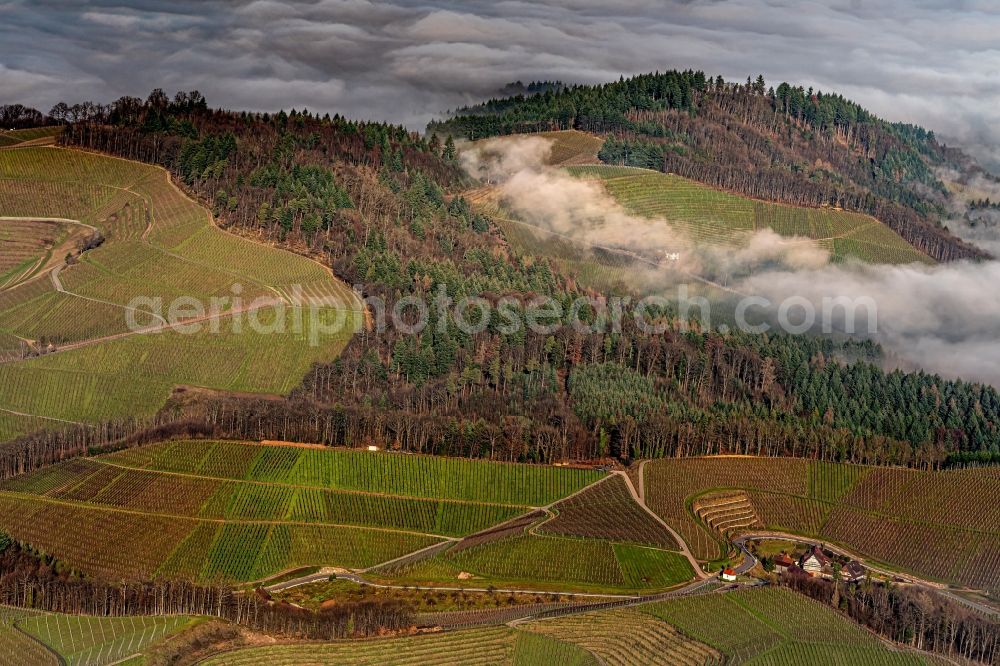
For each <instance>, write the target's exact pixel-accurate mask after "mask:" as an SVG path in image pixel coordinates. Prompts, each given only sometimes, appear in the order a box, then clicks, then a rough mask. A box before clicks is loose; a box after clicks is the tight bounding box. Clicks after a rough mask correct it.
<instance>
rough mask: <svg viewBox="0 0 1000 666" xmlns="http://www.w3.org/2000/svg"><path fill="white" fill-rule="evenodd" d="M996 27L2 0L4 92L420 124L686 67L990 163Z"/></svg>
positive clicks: (656, 10)
mask: <svg viewBox="0 0 1000 666" xmlns="http://www.w3.org/2000/svg"><path fill="white" fill-rule="evenodd" d="M997 34H1000V8H998V7H997V6H996V3H993V2H989V1H987V0H980V1H976V0H967V1H964V2H961V1H959V2H956V1H954V0H922V1H911V2H903V1H902V0H880V1H877V2H876V1H869V0H855V1H853V2H851V1H849V0H841V1H835V0H824V1H822V2H815V1H814V2H791V1H787V0H716V1H699V0H693V1H684V0H667V1H652V0H649V1H647V0H626V1H624V2H615V3H609V2H606V1H604V0H547V1H544V2H527V1H524V2H521V1H514V0H508V1H500V2H479V1H465V2H457V1H456V2H449V1H448V0H418V1H415V2H411V1H408V0H394V1H389V2H369V1H367V0H318V1H315V2H290V1H287V0H257V1H255V2H238V1H215V0H208V1H200V2H191V1H188V2H176V1H175V2H165V1H156V0H139V1H135V2H127V3H126V2H113V1H110V0H99V1H97V2H88V3H79V2H69V1H67V0H62V1H60V0H42V1H40V2H39V1H31V2H29V1H27V0H23V1H22V0H14V1H10V0H6V1H4V0H0V97H2V98H3V100H4V101H14V100H16V101H20V102H24V103H28V104H33V105H37V106H40V107H43V108H47V107H48V106H50V105H51V104H53V103H54V102H56V101H58V100H60V99H63V98H66V99H70V100H77V99H83V98H96V99H103V100H110V99H113V98H115V97H117V96H119V95H122V94H138V95H145V94H146V92H148V90H149V89H151V88H153V87H156V86H160V87H164V88H166V89H168V90H170V89H178V88H184V89H188V88H198V89H200V90H201V91H202V92H204V93H205V94H206V95H207V96H208V98H209V100H210V101H211V102H212V103H213V104H216V105H221V106H226V107H233V108H235V107H238V108H251V109H259V110H275V109H278V108H281V107H284V108H291V107H298V108H301V107H308V108H310V109H315V110H323V111H339V112H341V113H345V114H347V115H350V116H355V117H375V118H381V119H386V120H391V121H396V122H403V123H406V124H408V125H410V126H412V127H421V126H422V125H423V124H424V123H425V122H426V121H427V120H428V119H430V118H431V117H433V116H434V115H436V114H438V113H440V112H442V111H444V110H446V109H449V108H454V107H456V106H460V105H462V104H466V103H472V102H475V101H477V100H479V99H481V98H482V97H483V96H487V95H490V94H491V93H493V92H495V91H496V90H498V89H499V88H500V87H501V86H502V85H503V84H505V83H507V82H509V81H513V80H516V79H522V80H525V81H528V80H531V79H542V78H548V79H553V78H558V79H562V80H565V81H572V82H598V81H605V80H608V79H614V78H617V77H618V76H619V75H620V74H631V73H638V72H645V71H651V70H655V69H661V70H662V69H669V68H674V67H680V68H687V67H694V68H699V69H704V70H706V71H707V72H709V73H712V74H715V73H720V74H723V75H724V76H726V77H727V78H740V79H742V78H743V77H745V76H747V75H748V74H753V75H756V74H757V73H763V74H764V75H765V76H766V77H767V78H768V80H769V81H772V82H777V81H780V80H788V81H791V82H796V83H801V84H803V85H806V86H814V87H816V88H819V89H822V90H836V91H838V92H842V93H844V94H845V95H848V96H849V97H851V98H854V99H857V100H858V101H860V102H862V103H863V104H865V105H867V106H869V107H870V108H872V109H873V110H875V111H876V112H877V113H879V114H881V115H883V116H886V117H889V118H892V119H899V120H905V121H912V122H919V123H921V124H924V125H926V126H928V127H931V128H933V129H936V130H938V132H939V133H940V134H941V135H942V136H945V137H947V138H949V139H952V140H954V141H956V142H959V143H961V144H962V145H965V146H968V147H970V148H972V149H973V150H975V151H976V152H977V153H978V154H979V155H981V156H988V155H990V154H991V151H992V150H993V148H992V146H995V145H1000V103H998V101H1000V76H998V74H1000V46H998V40H997V38H996V35H997ZM998 157H1000V155H998Z"/></svg>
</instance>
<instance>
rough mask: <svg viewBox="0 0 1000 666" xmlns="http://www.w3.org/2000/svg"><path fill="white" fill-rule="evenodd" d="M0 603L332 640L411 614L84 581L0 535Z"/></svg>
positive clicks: (409, 621)
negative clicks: (220, 622)
mask: <svg viewBox="0 0 1000 666" xmlns="http://www.w3.org/2000/svg"><path fill="white" fill-rule="evenodd" d="M0 604H4V605H9V606H18V607H20V608H33V609H37V610H44V611H51V612H57V613H67V614H70V615H94V616H98V617H121V616H142V615H200V616H207V617H218V618H222V619H224V620H229V621H231V622H235V623H237V624H240V625H243V626H245V627H248V628H250V629H253V630H256V631H261V632H264V633H267V634H271V635H279V636H288V637H295V638H308V639H322V640H331V639H335V638H356V637H364V636H374V635H379V634H383V633H385V632H387V631H399V630H402V629H406V628H408V627H411V626H413V614H412V610H411V608H410V607H409V606H408V605H407V604H404V603H400V602H397V601H391V600H388V601H387V600H373V599H370V600H363V601H356V602H354V601H351V602H344V603H341V604H338V605H337V606H335V607H333V608H328V609H324V610H321V611H317V612H313V611H309V610H306V609H303V608H298V607H295V606H291V605H289V604H285V603H274V602H272V601H271V599H270V598H269V597H268V595H267V594H266V593H253V592H250V593H248V592H240V591H237V590H235V589H233V588H232V587H229V586H228V585H224V584H218V585H196V584H194V583H190V582H187V581H180V580H171V581H128V582H121V581H115V582H108V581H103V580H100V579H98V578H92V577H83V576H81V575H79V574H78V573H76V572H74V571H73V570H72V569H70V568H69V567H67V566H65V565H64V564H63V563H61V562H59V561H57V560H53V559H52V558H51V556H48V555H45V554H44V553H40V552H36V551H34V550H33V549H32V548H31V547H30V546H25V545H22V544H19V543H16V542H13V541H11V540H10V538H9V537H7V536H6V535H3V534H0Z"/></svg>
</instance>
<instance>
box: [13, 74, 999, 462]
mask: <svg viewBox="0 0 1000 666" xmlns="http://www.w3.org/2000/svg"><path fill="white" fill-rule="evenodd" d="M76 107H77V105H74V106H73V107H65V108H62V107H59V108H57V109H53V113H50V116H53V119H55V120H62V121H64V122H65V121H66V120H72V121H73V122H70V123H69V124H68V126H67V128H66V130H65V132H63V134H62V136H61V139H60V141H61V142H62V143H63V145H66V146H74V147H81V148H85V149H89V150H99V151H103V152H107V153H111V154H115V155H119V156H123V157H128V158H132V159H138V160H143V161H148V162H154V163H157V164H161V165H163V166H164V167H166V168H167V169H169V170H170V171H171V172H172V173H173V174H174V177H175V179H176V180H177V182H179V183H181V184H182V185H183V186H184V187H185V188H186V189H187V191H189V192H190V193H192V194H194V195H196V196H198V197H199V198H201V199H202V200H203V201H205V202H206V203H207V204H208V205H209V206H211V207H212V209H213V211H214V212H215V214H216V217H217V220H218V222H219V224H221V225H223V226H225V227H226V228H228V229H230V230H232V231H234V232H236V233H240V234H244V235H249V236H252V237H254V238H257V239H259V240H263V241H266V242H270V243H277V244H281V245H282V246H285V247H288V248H291V249H294V250H297V251H300V252H307V253H309V254H310V255H311V256H313V257H315V258H316V259H318V260H320V261H322V262H324V263H326V264H327V265H329V266H332V267H333V270H334V271H335V272H336V274H337V275H338V276H339V277H340V278H342V279H343V280H344V281H346V282H347V283H348V284H352V285H361V288H362V289H363V290H364V295H365V296H366V297H367V296H379V297H381V298H383V299H384V301H385V304H386V311H387V312H392V311H393V310H394V308H396V307H397V306H399V304H400V303H402V302H404V299H406V300H412V299H414V298H417V299H419V300H421V301H423V302H429V303H430V312H429V319H430V321H429V326H428V327H427V329H425V330H424V331H423V332H422V333H420V334H419V335H412V334H409V333H407V332H406V331H404V330H400V329H399V328H397V327H393V326H389V327H388V328H387V329H386V330H385V331H383V332H379V333H377V334H376V333H374V332H362V333H361V334H359V335H356V336H355V337H354V338H353V339H352V341H351V342H350V343H349V344H348V346H347V348H346V349H345V350H344V351H343V353H342V354H341V356H340V357H339V358H338V359H337V360H336V361H334V362H331V363H326V364H317V365H316V366H314V367H313V368H312V369H311V370H310V372H309V373H308V375H307V376H306V377H305V378H304V381H303V383H302V385H301V386H299V387H298V388H297V389H296V390H295V391H294V392H293V393H292V395H290V396H289V397H288V398H287V399H286V400H268V399H261V400H256V399H253V398H248V397H246V396H212V395H204V394H201V393H199V392H190V391H189V392H178V394H177V395H176V396H175V400H174V401H173V403H174V404H172V405H171V406H170V407H169V408H167V409H165V410H164V412H163V413H162V414H161V418H164V419H168V420H172V422H173V425H171V426H170V427H174V426H175V425H177V424H178V423H182V424H188V426H190V424H195V426H194V427H196V428H197V429H199V430H198V432H206V433H208V434H212V435H214V436H234V437H238V438H248V439H258V440H259V439H280V440H298V441H308V442H327V443H330V444H337V445H345V444H346V445H360V444H377V445H380V446H387V447H398V448H401V449H404V450H411V451H419V452H423V453H437V454H447V455H461V456H474V457H489V458H493V459H498V460H519V461H542V462H552V461H555V460H564V459H594V458H602V457H606V456H615V457H620V458H621V459H625V460H628V459H632V458H637V457H661V456H685V455H698V454H712V453H752V454H758V455H791V456H802V457H813V458H821V459H826V460H849V461H853V462H866V463H878V464H886V463H893V464H904V465H914V466H917V465H919V466H940V465H944V464H949V463H953V462H960V463H974V464H982V463H989V462H991V461H996V460H1000V394H998V392H997V391H996V390H995V389H994V388H992V387H989V386H983V385H978V384H968V383H964V382H959V381H946V380H943V379H942V378H940V377H937V376H930V375H926V374H923V373H912V374H906V373H902V372H891V373H890V372H884V371H883V370H881V369H880V368H879V367H878V365H877V363H878V360H879V350H878V349H877V348H875V347H873V346H872V345H870V344H868V343H864V344H857V343H846V344H839V343H835V342H833V341H831V340H827V339H819V338H812V337H806V336H787V335H778V336H763V335H749V334H742V333H735V332H734V333H727V334H724V335H723V334H718V333H714V332H712V331H705V330H701V329H700V328H699V326H698V325H697V323H688V322H681V321H679V320H678V319H677V316H676V314H675V313H673V312H672V311H670V310H663V311H652V312H649V313H648V315H649V317H650V318H651V319H655V320H657V321H658V322H662V323H665V324H666V326H665V328H666V330H665V332H664V333H662V334H655V335H654V334H649V333H644V332H643V331H642V330H640V327H639V326H638V324H637V323H636V322H635V320H634V318H632V317H625V318H624V320H623V322H622V324H623V325H622V329H621V330H620V331H615V330H610V329H609V330H607V331H600V330H599V331H596V332H584V331H579V330H577V329H575V328H574V327H572V326H569V325H568V324H569V322H570V321H571V318H572V317H574V316H575V315H574V314H573V308H571V307H570V306H571V303H572V302H573V299H575V298H577V297H579V296H590V297H596V296H597V295H596V294H593V293H590V292H584V291H583V290H582V289H581V288H579V287H578V286H577V283H576V281H575V280H574V278H573V276H572V275H570V274H567V273H564V272H563V271H562V270H561V269H560V267H559V266H558V265H554V264H552V263H550V262H548V261H547V260H545V259H544V258H539V257H537V256H529V255H526V254H523V253H521V252H519V251H518V250H517V249H516V247H515V246H513V245H511V244H510V243H508V242H506V239H505V238H504V236H503V230H502V228H501V227H500V225H498V224H496V223H494V222H493V221H492V220H490V219H489V218H488V217H485V216H484V215H482V214H481V213H477V212H476V211H475V210H474V209H472V208H471V206H470V205H469V204H468V203H467V202H466V201H465V200H464V199H463V198H462V197H461V196H460V195H458V194H457V192H461V191H464V190H465V189H466V188H467V187H468V184H467V183H464V182H462V180H461V178H462V177H461V175H460V173H459V169H458V166H457V160H456V155H455V151H454V145H453V144H452V143H450V142H447V141H445V142H439V141H435V140H434V139H433V138H431V139H425V138H423V137H419V136H415V135H413V134H411V133H408V132H407V131H406V130H405V129H403V128H400V127H396V126H391V125H382V124H378V123H363V122H352V121H347V120H344V119H342V118H338V117H336V116H334V117H327V116H322V117H321V116H318V115H317V114H314V113H309V112H305V111H298V112H289V113H278V114H271V115H263V114H250V113H240V112H229V111H217V110H212V109H210V108H208V106H207V104H205V102H204V99H203V98H202V97H201V96H200V95H197V94H194V93H186V94H180V95H178V96H177V97H175V98H173V100H167V99H166V98H165V96H163V95H162V93H159V92H158V91H154V94H152V95H150V97H149V99H147V100H145V101H143V100H137V99H134V98H123V99H120V100H118V101H117V102H115V103H114V104H112V105H109V106H100V105H90V106H89V107H83V106H81V107H80V108H76ZM63 114H68V115H67V116H64V117H62V116H63ZM440 289H444V290H446V292H447V296H448V297H449V298H450V299H451V300H452V302H453V303H457V302H459V301H460V300H461V299H462V298H463V297H466V296H481V297H483V298H485V299H487V300H488V301H490V302H491V303H494V304H496V303H497V302H498V301H499V300H500V298H501V297H505V299H506V300H507V302H508V304H509V305H510V306H511V307H512V308H513V311H514V314H515V315H517V318H518V319H519V320H521V321H523V320H524V319H525V312H524V311H525V310H526V309H527V308H528V304H529V303H531V302H532V301H533V299H534V298H536V297H537V296H539V295H544V296H550V297H552V298H554V299H556V300H557V301H559V302H560V304H561V305H562V313H563V314H562V315H561V318H559V319H558V320H557V321H552V322H547V323H552V324H553V327H554V332H551V333H550V332H549V331H547V330H545V329H544V328H543V329H541V330H528V329H526V328H523V327H515V328H514V329H513V330H510V328H509V327H508V326H507V325H505V322H506V315H505V314H502V313H501V311H500V310H499V309H497V308H494V309H493V311H492V317H491V319H490V321H489V322H488V325H487V326H486V327H485V328H478V329H477V330H476V331H475V332H470V331H469V330H468V328H464V329H463V328H462V327H460V326H459V325H458V323H457V315H456V313H455V311H454V309H453V308H450V307H439V305H438V302H439V301H438V298H437V295H438V294H439V290H440ZM511 299H512V300H513V303H511V302H510V301H511ZM598 303H599V300H595V301H594V306H593V307H591V306H588V307H587V308H584V309H583V310H582V311H581V312H580V313H579V314H580V316H581V318H582V319H583V320H584V321H587V322H593V321H594V320H595V319H596V316H597V313H596V312H595V310H594V307H596V306H597V304H598ZM474 309H475V308H473V310H474ZM463 314H464V316H465V318H466V321H470V322H473V321H476V317H475V314H474V312H466V313H463ZM559 324H563V325H562V326H560V325H559ZM856 358H862V359H865V361H867V362H861V363H857V364H852V365H848V364H846V363H845V362H844V359H856ZM112 426H114V424H109V426H108V427H106V428H103V429H97V430H96V431H94V432H95V433H96V434H92V435H88V436H86V437H92V438H91V439H87V438H86V437H84V436H80V437H77V436H76V435H72V436H69V437H67V438H66V439H64V440H62V442H63V444H60V445H59V446H54V445H53V444H52V442H51V440H49V439H46V437H48V435H46V436H45V437H41V438H28V440H30V441H28V440H26V441H25V442H23V443H22V444H21V445H14V446H10V447H3V448H0V474H2V473H3V470H4V469H7V468H10V469H19V470H22V471H23V469H24V467H23V465H24V459H25V458H26V457H29V458H30V457H32V456H34V458H32V459H43V458H44V456H48V455H51V456H54V457H56V458H58V457H59V456H62V455H63V452H62V449H61V447H62V446H67V447H72V446H77V445H80V444H81V442H83V443H85V444H88V445H89V444H94V445H104V444H107V441H106V440H107V439H111V440H112V441H117V440H114V437H112V435H113V434H114V433H119V432H121V430H120V428H119V429H116V428H118V426H114V427H112ZM123 427H124V426H123ZM128 427H131V426H128ZM73 432H76V431H73ZM108 433H112V434H108ZM115 436H118V435H115ZM5 452H6V453H5ZM8 454H9V455H8ZM4 456H7V457H6V458H5V457H4Z"/></svg>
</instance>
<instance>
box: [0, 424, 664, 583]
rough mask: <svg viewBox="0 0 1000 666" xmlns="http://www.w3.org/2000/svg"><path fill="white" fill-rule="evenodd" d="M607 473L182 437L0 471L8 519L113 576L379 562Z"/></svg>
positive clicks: (77, 562)
mask: <svg viewBox="0 0 1000 666" xmlns="http://www.w3.org/2000/svg"><path fill="white" fill-rule="evenodd" d="M600 478H601V475H600V474H599V473H597V472H591V471H587V470H577V469H567V468H558V467H543V466H532V465H518V464H505V463H493V462H485V461H475V460H464V459H463V460H458V459H449V458H441V457H432V456H410V455H404V454H392V453H371V452H368V451H351V450H342V449H321V448H309V447H295V446H264V445H260V444H250V443H240V442H211V441H174V442H166V443H162V444H154V445H150V446H145V447H139V448H134V449H130V450H125V451H122V452H118V453H113V454H108V455H103V456H98V457H94V458H83V459H76V460H71V461H67V462H64V463H60V464H56V465H52V466H49V467H45V468H43V469H41V470H38V471H37V472H34V473H32V474H29V475H25V476H20V477H15V478H13V479H10V480H7V481H4V482H3V483H0V509H2V514H3V515H2V516H0V529H2V530H3V531H5V532H7V533H9V534H10V535H12V536H13V537H15V538H17V539H19V540H22V541H26V542H28V543H31V544H33V545H35V546H38V547H40V548H43V549H44V550H45V551H46V552H48V553H51V554H53V555H55V556H56V557H58V558H59V559H62V560H64V561H66V562H67V563H68V564H70V565H71V566H74V567H77V568H79V569H80V570H82V571H85V572H88V573H95V574H100V575H103V576H106V577H110V578H143V577H151V576H154V575H161V576H165V577H181V578H187V579H193V580H214V579H217V578H222V579H226V580H232V581H251V580H258V579H262V578H265V577H269V576H272V575H274V574H277V573H279V572H281V571H285V570H288V569H290V568H293V567H299V566H310V565H314V566H343V567H350V568H364V567H370V566H373V565H376V564H379V563H382V562H386V561H388V560H391V559H394V558H396V557H399V556H402V555H405V554H407V553H409V552H412V551H416V550H419V549H421V548H424V547H426V546H430V545H433V544H435V543H439V542H441V541H442V540H443V539H445V538H452V539H454V538H458V537H462V536H465V535H468V534H472V533H475V532H478V531H481V530H484V529H487V528H489V527H491V526H493V525H496V524H499V523H502V522H505V521H507V520H510V519H512V518H515V517H517V516H519V515H521V514H524V513H527V512H528V511H530V510H531V507H533V506H535V505H545V504H548V503H551V502H554V501H557V500H558V499H560V498H561V497H565V496H566V495H569V494H571V493H573V492H575V491H577V490H579V489H581V488H583V487H585V486H587V485H588V484H590V483H592V482H594V481H596V480H598V479H600ZM622 559H623V561H625V562H629V561H631V560H635V559H636V556H635V555H630V554H628V553H626V554H625V555H624V556H623V557H622ZM640 559H641V558H640ZM661 559H662V558H661ZM612 561H613V560H612ZM653 562H654V564H656V566H657V568H656V569H655V570H654V573H653V574H652V575H654V576H657V577H659V578H664V577H668V576H670V575H672V573H671V572H672V571H673V570H672V569H671V567H673V566H675V564H674V563H673V562H672V561H665V562H661V561H660V560H656V559H654V560H653ZM630 575H631V576H632V578H635V577H637V576H639V574H638V573H632V574H630Z"/></svg>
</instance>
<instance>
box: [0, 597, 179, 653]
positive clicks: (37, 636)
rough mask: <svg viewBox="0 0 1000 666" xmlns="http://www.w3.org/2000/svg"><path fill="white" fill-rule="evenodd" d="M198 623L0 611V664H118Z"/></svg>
mask: <svg viewBox="0 0 1000 666" xmlns="http://www.w3.org/2000/svg"><path fill="white" fill-rule="evenodd" d="M197 622H198V620H197V619H194V618H190V617H184V616H169V617H167V616H163V617H100V618H98V617H87V616H73V615H62V614H59V613H41V612H37V611H25V610H21V609H14V608H8V607H0V664H4V665H6V664H18V665H23V664H30V665H31V666H35V665H41V664H52V665H53V666H55V665H57V664H66V665H67V666H104V665H106V664H114V663H119V662H121V661H122V660H124V659H126V658H128V657H132V656H134V655H139V654H141V653H142V651H143V650H145V649H147V648H149V647H150V646H152V645H154V644H156V643H158V642H160V641H162V640H163V639H165V638H167V637H169V636H171V635H173V634H176V633H178V632H180V631H183V630H185V629H187V628H189V627H191V626H193V625H194V624H196V623H197Z"/></svg>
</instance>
